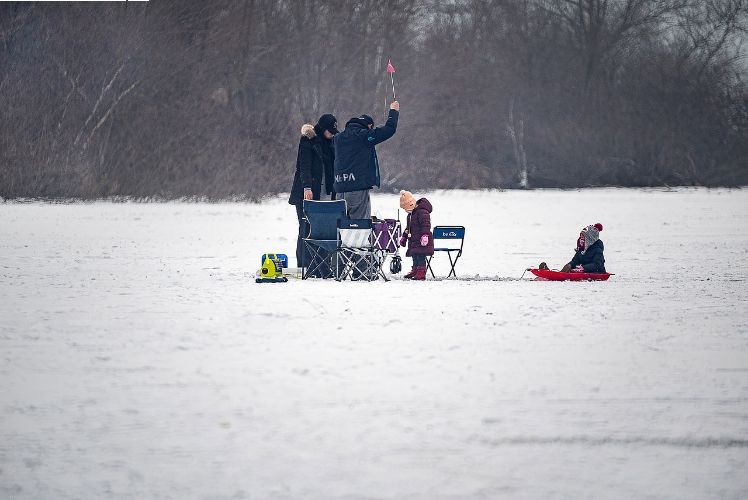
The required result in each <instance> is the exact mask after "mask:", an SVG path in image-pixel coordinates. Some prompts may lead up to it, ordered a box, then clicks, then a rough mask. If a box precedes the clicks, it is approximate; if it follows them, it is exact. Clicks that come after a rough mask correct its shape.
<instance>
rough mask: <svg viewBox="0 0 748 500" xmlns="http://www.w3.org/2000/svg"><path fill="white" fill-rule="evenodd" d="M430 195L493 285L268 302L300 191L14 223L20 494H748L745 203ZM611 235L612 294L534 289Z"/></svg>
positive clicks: (3, 348) (93, 210)
mask: <svg viewBox="0 0 748 500" xmlns="http://www.w3.org/2000/svg"><path fill="white" fill-rule="evenodd" d="M416 194H417V193H416ZM427 196H428V198H429V199H430V200H431V202H432V203H433V205H434V213H433V214H432V220H433V222H434V223H435V224H463V225H465V226H467V238H466V243H465V253H464V257H463V258H462V259H461V260H460V262H459V264H458V274H460V275H461V276H463V277H475V276H476V275H479V276H480V277H481V278H491V277H493V278H497V279H496V280H493V281H488V280H483V281H467V280H462V281H451V280H450V281H447V280H443V281H430V282H425V283H416V282H409V281H403V280H393V281H391V282H389V283H383V282H374V283H358V282H356V283H351V282H343V283H336V282H335V281H331V280H309V281H305V282H302V281H299V280H292V281H290V282H289V283H286V284H262V285H261V284H255V283H254V279H253V278H254V271H255V270H256V269H257V267H258V266H259V256H260V254H262V253H264V252H286V253H288V254H289V255H293V248H294V244H295V237H294V234H295V230H296V228H295V226H296V220H295V213H294V211H293V207H291V206H290V205H288V204H287V203H286V202H285V199H283V198H282V197H281V198H276V199H272V200H269V201H267V202H266V203H263V204H261V205H254V204H244V203H222V204H204V203H196V204H191V203H164V204H138V203H106V202H101V203H92V204H82V203H75V204H46V203H5V204H0V235H1V237H0V498H12V499H68V498H85V499H88V498H91V499H101V498H133V499H142V498H162V499H163V498H177V499H182V498H205V499H223V498H252V499H271V498H272V499H275V498H278V499H291V498H303V499H406V498H407V499H424V500H427V499H478V498H512V499H515V498H519V499H523V498H528V499H550V498H573V499H584V498H589V499H599V498H621V499H631V498H658V499H659V498H673V499H675V498H677V499H703V498H710V499H714V498H729V499H741V498H746V497H748V472H746V471H748V191H746V190H701V189H679V190H671V191H662V190H618V189H600V190H583V191H532V192H466V191H452V192H442V191H439V192H433V193H429V194H427ZM373 206H374V209H375V211H377V212H379V214H380V215H381V216H391V215H394V214H395V213H396V210H397V197H396V196H394V195H381V194H379V195H376V196H375V197H374V198H373ZM594 222H601V223H602V224H603V225H604V226H605V229H604V231H603V232H602V233H601V238H602V239H603V240H604V242H605V246H606V261H607V262H606V265H607V268H608V270H609V271H610V272H614V273H616V276H613V277H612V278H611V279H610V281H608V282H598V283H552V282H539V281H532V280H530V279H528V276H527V275H526V276H525V279H523V280H518V278H519V277H520V276H521V275H522V271H523V269H525V268H526V267H528V266H530V265H536V264H537V263H538V262H540V261H541V260H546V261H547V262H548V264H549V265H551V267H557V268H558V267H560V266H561V265H562V264H564V263H565V262H566V261H568V260H569V259H570V258H571V256H572V253H573V252H572V248H573V245H574V242H575V239H576V236H577V234H578V231H579V229H580V228H581V227H582V226H584V225H587V224H590V223H594ZM405 264H407V266H408V268H409V267H410V262H409V259H408V261H406V262H405ZM436 270H437V271H438V272H441V273H444V274H446V270H447V267H446V266H445V257H441V258H440V261H439V262H438V264H437V266H436ZM528 274H529V273H528Z"/></svg>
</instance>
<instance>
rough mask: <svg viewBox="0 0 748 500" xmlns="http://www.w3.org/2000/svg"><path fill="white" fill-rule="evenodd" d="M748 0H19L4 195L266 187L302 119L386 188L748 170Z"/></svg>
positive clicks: (605, 180) (590, 182) (290, 165)
mask: <svg viewBox="0 0 748 500" xmlns="http://www.w3.org/2000/svg"><path fill="white" fill-rule="evenodd" d="M747 33H748V0H351V1H343V0H314V1H312V0H273V1H271V0H246V1H235V0H213V1H211V2H204V1H196V0H195V1H192V0H181V1H177V0H152V1H150V2H148V3H109V2H107V3H23V2H19V3H2V4H0V96H2V101H3V106H2V108H0V197H4V198H15V197H82V198H98V197H108V196H120V195H122V196H134V197H158V198H175V197H185V196H188V197H189V196H198V197H207V198H227V197H239V198H249V199H260V198H262V197H263V196H266V195H269V194H274V193H278V192H283V191H288V190H289V189H290V185H291V179H292V176H293V170H294V167H295V156H296V146H297V144H298V138H299V130H300V127H301V125H302V124H303V123H305V122H310V123H314V121H315V120H316V118H317V117H318V116H319V115H321V114H323V113H328V112H330V113H333V114H335V115H336V116H337V117H338V120H339V126H340V127H342V126H343V125H344V123H345V121H347V119H348V118H350V117H352V116H357V115H359V114H361V113H368V114H371V115H373V116H374V117H375V119H376V120H377V121H378V122H381V121H382V120H383V119H384V116H385V110H386V107H387V105H388V104H389V102H390V101H391V100H392V95H391V93H392V89H391V85H390V80H389V77H388V75H387V73H386V71H385V68H386V64H387V60H388V58H392V62H393V64H394V66H395V68H396V71H397V72H396V73H395V83H396V90H397V97H398V100H399V101H400V103H401V106H402V109H401V118H400V124H399V131H398V134H396V136H395V137H394V138H393V139H392V140H391V141H388V143H387V144H386V145H384V146H382V147H381V148H380V161H381V164H382V175H383V177H382V182H383V188H384V189H387V190H396V189H400V188H408V189H427V188H487V187H488V188H495V187H531V188H532V187H580V186H607V185H620V186H660V185H707V186H718V185H729V186H733V185H745V184H746V183H748V161H746V158H748V93H747V92H746V83H745V77H746V73H747V72H746V67H748V61H747V60H746V58H745V53H746V52H745V49H744V47H743V46H742V45H741V43H745V41H746V39H747V37H746V34H747Z"/></svg>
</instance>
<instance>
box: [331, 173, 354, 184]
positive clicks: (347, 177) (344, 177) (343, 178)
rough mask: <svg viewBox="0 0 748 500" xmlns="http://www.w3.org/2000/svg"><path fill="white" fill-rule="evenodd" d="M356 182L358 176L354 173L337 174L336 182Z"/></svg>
mask: <svg viewBox="0 0 748 500" xmlns="http://www.w3.org/2000/svg"><path fill="white" fill-rule="evenodd" d="M355 180H356V176H355V175H353V172H351V173H350V174H335V182H353V181H355Z"/></svg>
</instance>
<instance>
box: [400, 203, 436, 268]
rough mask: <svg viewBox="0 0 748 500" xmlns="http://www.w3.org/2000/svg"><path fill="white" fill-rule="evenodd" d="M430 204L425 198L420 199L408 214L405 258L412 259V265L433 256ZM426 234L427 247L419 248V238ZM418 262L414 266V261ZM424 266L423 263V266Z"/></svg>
mask: <svg viewBox="0 0 748 500" xmlns="http://www.w3.org/2000/svg"><path fill="white" fill-rule="evenodd" d="M432 210H433V209H432V207H431V203H430V202H429V200H427V199H426V198H421V199H420V200H418V201H417V202H416V208H414V209H413V211H412V212H411V213H409V214H408V222H407V226H406V229H407V231H408V251H407V252H406V253H405V255H406V256H407V257H413V262H414V265H418V264H420V263H422V262H425V258H426V256H428V255H434V235H433V234H432V233H431V211H432ZM424 234H427V235H428V237H429V242H428V245H426V246H425V247H422V246H421V236H423V235H424ZM417 260H418V261H420V262H419V263H418V264H416V261H417ZM423 265H425V263H424V264H423Z"/></svg>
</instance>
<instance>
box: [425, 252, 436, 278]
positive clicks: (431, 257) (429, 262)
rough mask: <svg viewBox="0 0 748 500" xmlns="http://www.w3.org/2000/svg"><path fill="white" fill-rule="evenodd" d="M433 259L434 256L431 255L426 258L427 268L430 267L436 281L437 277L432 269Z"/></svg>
mask: <svg viewBox="0 0 748 500" xmlns="http://www.w3.org/2000/svg"><path fill="white" fill-rule="evenodd" d="M433 258H434V256H433V255H429V256H428V257H426V267H428V269H429V271H430V272H431V277H432V278H434V279H436V276H435V275H434V270H433V269H431V259H433Z"/></svg>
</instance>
